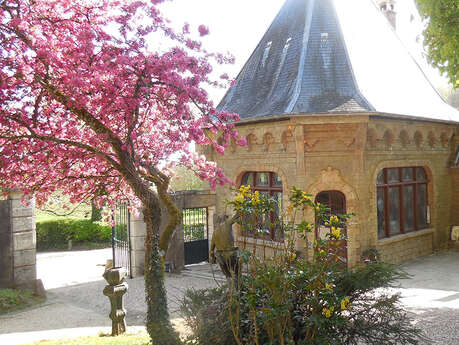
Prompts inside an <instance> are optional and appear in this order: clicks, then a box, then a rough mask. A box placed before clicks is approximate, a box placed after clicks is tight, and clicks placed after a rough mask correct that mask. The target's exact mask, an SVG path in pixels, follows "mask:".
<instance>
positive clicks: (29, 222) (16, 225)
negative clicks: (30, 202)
mask: <svg viewBox="0 0 459 345" xmlns="http://www.w3.org/2000/svg"><path fill="white" fill-rule="evenodd" d="M13 212H14V211H13ZM12 227H13V232H23V231H30V230H34V229H35V220H34V218H33V217H13V218H12Z"/></svg>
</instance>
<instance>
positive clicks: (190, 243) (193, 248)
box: [183, 208, 209, 265]
mask: <svg viewBox="0 0 459 345" xmlns="http://www.w3.org/2000/svg"><path fill="white" fill-rule="evenodd" d="M183 232H184V236H185V237H184V246H185V265H190V264H197V263H199V262H203V261H209V239H208V238H209V222H208V213H207V208H186V209H184V210H183Z"/></svg>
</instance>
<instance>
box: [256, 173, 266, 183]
mask: <svg viewBox="0 0 459 345" xmlns="http://www.w3.org/2000/svg"><path fill="white" fill-rule="evenodd" d="M256 185H257V186H268V185H269V173H257V184H256Z"/></svg>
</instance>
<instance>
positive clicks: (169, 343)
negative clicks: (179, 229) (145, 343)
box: [143, 202, 180, 345]
mask: <svg viewBox="0 0 459 345" xmlns="http://www.w3.org/2000/svg"><path fill="white" fill-rule="evenodd" d="M144 207H145V208H144V211H143V215H144V219H145V223H146V228H147V233H146V239H145V295H146V302H147V331H148V334H149V335H150V338H151V340H152V345H177V344H180V338H179V336H178V334H177V333H176V332H175V330H174V329H173V327H172V325H171V323H170V320H169V311H168V309H167V296H166V289H165V286H164V262H163V258H162V255H161V254H162V253H160V250H159V239H160V234H159V230H160V221H161V209H160V207H159V204H158V203H154V202H152V203H149V204H148V205H144Z"/></svg>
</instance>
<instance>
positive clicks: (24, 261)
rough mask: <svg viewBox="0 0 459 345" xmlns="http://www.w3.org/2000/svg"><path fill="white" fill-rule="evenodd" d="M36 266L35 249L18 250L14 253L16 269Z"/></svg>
mask: <svg viewBox="0 0 459 345" xmlns="http://www.w3.org/2000/svg"><path fill="white" fill-rule="evenodd" d="M35 264H36V251H35V249H29V250H18V251H15V252H14V267H15V268H17V267H22V266H31V265H35Z"/></svg>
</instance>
